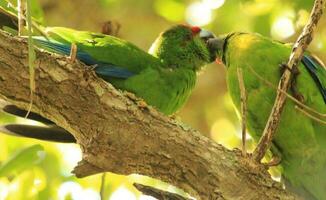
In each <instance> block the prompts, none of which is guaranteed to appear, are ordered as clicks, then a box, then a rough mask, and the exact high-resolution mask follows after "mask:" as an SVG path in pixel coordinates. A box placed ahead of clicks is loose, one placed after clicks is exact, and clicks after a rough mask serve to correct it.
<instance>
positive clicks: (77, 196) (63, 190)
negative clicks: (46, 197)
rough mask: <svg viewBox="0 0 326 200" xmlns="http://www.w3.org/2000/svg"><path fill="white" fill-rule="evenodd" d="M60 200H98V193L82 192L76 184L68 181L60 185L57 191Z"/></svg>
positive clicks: (89, 190) (88, 190)
mask: <svg viewBox="0 0 326 200" xmlns="http://www.w3.org/2000/svg"><path fill="white" fill-rule="evenodd" d="M58 196H59V199H60V200H64V199H67V196H70V197H71V199H73V200H100V199H101V197H100V195H99V193H98V192H97V191H95V190H93V189H86V190H84V189H83V188H82V187H81V186H80V185H79V184H78V183H76V182H73V181H68V182H65V183H63V184H61V185H60V187H59V190H58Z"/></svg>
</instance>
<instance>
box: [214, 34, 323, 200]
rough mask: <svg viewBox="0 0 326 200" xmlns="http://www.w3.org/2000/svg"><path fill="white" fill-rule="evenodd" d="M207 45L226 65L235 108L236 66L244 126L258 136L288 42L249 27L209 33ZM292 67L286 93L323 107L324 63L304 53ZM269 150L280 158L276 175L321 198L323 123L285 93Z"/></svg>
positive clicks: (307, 194) (316, 107) (304, 193)
mask: <svg viewBox="0 0 326 200" xmlns="http://www.w3.org/2000/svg"><path fill="white" fill-rule="evenodd" d="M208 45H210V46H211V48H212V49H215V52H216V54H217V59H220V60H222V62H223V63H224V65H225V66H226V69H227V85H228V90H229V93H230V96H231V98H232V101H233V103H234V105H235V107H236V109H237V110H238V111H240V104H241V102H240V89H239V81H238V76H237V68H241V69H242V71H243V79H244V84H245V88H246V93H247V95H248V100H247V108H248V112H247V118H248V119H247V120H248V124H247V125H248V131H249V133H250V134H251V136H252V137H253V139H254V140H255V141H258V140H259V138H260V136H261V134H262V132H263V130H264V127H265V125H266V122H267V120H268V117H269V115H270V112H271V109H272V106H273V104H274V100H275V97H276V88H277V85H278V82H279V80H280V77H281V75H282V73H283V72H282V69H281V70H280V66H282V63H285V62H287V61H288V59H289V56H290V53H291V49H292V45H289V44H283V43H280V42H278V41H274V40H272V39H270V38H266V37H263V36H261V35H259V34H252V33H231V34H227V35H224V36H221V37H217V38H215V39H210V40H209V41H208ZM283 70H284V69H283ZM285 70H286V69H285ZM298 70H299V72H300V73H299V74H298V75H297V76H296V81H295V85H293V86H291V87H292V89H293V90H291V91H290V94H291V95H293V96H297V97H298V96H301V97H303V98H301V100H303V104H305V105H307V106H309V107H310V108H313V109H314V110H316V111H318V112H319V113H326V89H325V87H326V69H325V66H324V65H323V64H322V63H321V62H320V61H319V60H318V59H317V58H315V57H313V56H311V55H310V54H309V53H305V55H304V57H303V59H302V61H301V63H300V65H299V66H298ZM266 81H267V82H269V83H271V84H273V85H274V86H275V87H271V86H270V85H269V84H266ZM292 91H293V92H292ZM298 94H299V95H298ZM299 108H300V107H299ZM272 152H273V154H274V155H276V156H278V157H280V158H281V166H282V177H283V178H284V180H285V182H286V185H287V186H288V187H289V189H290V190H293V191H295V192H297V193H298V194H300V195H301V196H304V197H305V198H306V199H318V200H324V199H326V125H325V124H322V123H320V122H318V121H316V120H313V119H311V118H309V117H308V116H307V115H305V114H304V113H303V112H302V111H300V109H297V108H296V103H295V102H294V101H291V100H289V99H288V100H287V101H286V104H285V107H284V111H283V113H282V116H281V121H280V125H279V127H278V129H277V133H276V136H275V138H274V139H273V145H272Z"/></svg>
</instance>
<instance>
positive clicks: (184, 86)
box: [0, 20, 215, 136]
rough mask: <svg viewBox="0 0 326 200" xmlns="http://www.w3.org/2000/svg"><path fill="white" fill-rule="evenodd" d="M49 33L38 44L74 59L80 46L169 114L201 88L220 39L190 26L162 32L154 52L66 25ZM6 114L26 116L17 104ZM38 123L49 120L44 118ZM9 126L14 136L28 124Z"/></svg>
mask: <svg viewBox="0 0 326 200" xmlns="http://www.w3.org/2000/svg"><path fill="white" fill-rule="evenodd" d="M7 21H8V20H7ZM7 24H8V23H7ZM0 27H1V26H0ZM11 28H13V27H11ZM44 31H45V32H46V33H47V35H48V38H45V37H43V36H34V37H33V38H34V42H35V44H36V46H38V47H39V48H42V49H45V50H48V51H50V52H54V53H58V54H62V55H69V54H70V52H71V46H72V44H74V45H76V46H77V51H76V57H77V59H79V60H81V61H82V62H84V63H85V64H87V65H90V66H93V68H94V71H95V73H96V74H97V75H98V76H99V77H101V78H103V79H104V80H105V81H107V82H110V83H111V84H112V85H113V86H115V87H116V88H119V89H121V90H125V91H129V92H132V93H134V94H135V95H136V96H138V97H141V98H143V99H144V100H145V101H146V103H148V104H149V105H152V106H153V107H155V108H156V109H158V110H159V111H161V112H162V113H164V114H167V115H170V114H173V113H175V112H176V111H177V110H179V109H180V108H181V107H182V106H183V105H184V104H185V102H186V101H187V99H188V98H189V96H190V94H191V92H192V90H193V88H194V86H195V83H196V76H197V72H199V71H200V70H201V69H202V67H203V66H205V65H206V64H208V63H210V62H212V61H214V60H215V53H214V52H213V51H210V49H209V48H208V47H207V45H206V42H207V40H208V39H210V38H213V37H214V35H213V34H212V33H210V32H208V31H205V30H203V29H201V28H199V27H191V26H188V25H176V26H173V27H171V28H169V29H168V30H166V31H164V32H163V33H161V34H160V35H159V36H158V38H157V39H156V40H155V42H154V43H153V44H152V46H151V48H150V49H149V51H148V52H145V51H143V50H141V49H140V48H138V47H137V46H135V45H133V44H132V43H130V42H128V41H125V40H122V39H119V38H116V37H113V36H109V35H104V34H100V33H92V32H88V31H77V30H73V29H70V28H63V27H49V28H45V29H44ZM3 110H4V111H6V112H9V113H12V114H16V115H20V116H21V115H23V114H22V113H24V112H23V111H21V110H19V109H18V108H14V107H13V106H10V107H7V108H4V109H3ZM33 116H37V115H34V114H33ZM30 118H32V116H31V117H30ZM34 119H36V120H38V121H43V122H44V121H46V120H45V119H42V118H41V117H40V116H37V117H34ZM18 126H19V127H20V129H18ZM4 128H5V130H6V129H9V128H10V130H11V132H14V133H17V132H19V131H18V130H24V129H23V128H24V126H23V125H10V126H9V125H7V126H5V127H4ZM29 128H31V127H29ZM25 130H26V129H25ZM29 130H30V132H32V130H31V129H29ZM37 130H40V129H39V128H38V129H37ZM44 132H45V131H44ZM21 134H22V133H21ZM52 134H53V133H52ZM44 135H46V134H43V136H44Z"/></svg>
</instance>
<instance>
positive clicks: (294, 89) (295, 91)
mask: <svg viewBox="0 0 326 200" xmlns="http://www.w3.org/2000/svg"><path fill="white" fill-rule="evenodd" d="M280 69H281V73H282V74H283V73H284V71H285V70H289V71H290V72H291V74H292V78H291V84H290V89H291V91H292V93H293V97H294V98H296V99H297V100H298V101H300V102H301V103H303V102H304V96H303V95H302V94H301V93H300V92H299V90H298V88H297V86H296V83H297V77H298V75H299V74H300V71H299V69H298V67H297V66H294V67H293V68H292V69H290V68H289V67H288V65H287V64H286V63H282V64H280Z"/></svg>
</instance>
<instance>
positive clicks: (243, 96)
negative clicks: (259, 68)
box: [237, 68, 247, 156]
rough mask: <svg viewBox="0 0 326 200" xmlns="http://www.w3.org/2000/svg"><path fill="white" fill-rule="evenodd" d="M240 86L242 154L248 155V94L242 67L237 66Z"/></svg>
mask: <svg viewBox="0 0 326 200" xmlns="http://www.w3.org/2000/svg"><path fill="white" fill-rule="evenodd" d="M237 73H238V80H239V88H240V95H241V98H240V100H241V102H240V103H241V128H242V155H243V156H245V155H246V152H247V151H246V134H247V133H246V129H247V94H246V88H245V85H244V81H243V74H242V69H241V68H237Z"/></svg>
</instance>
